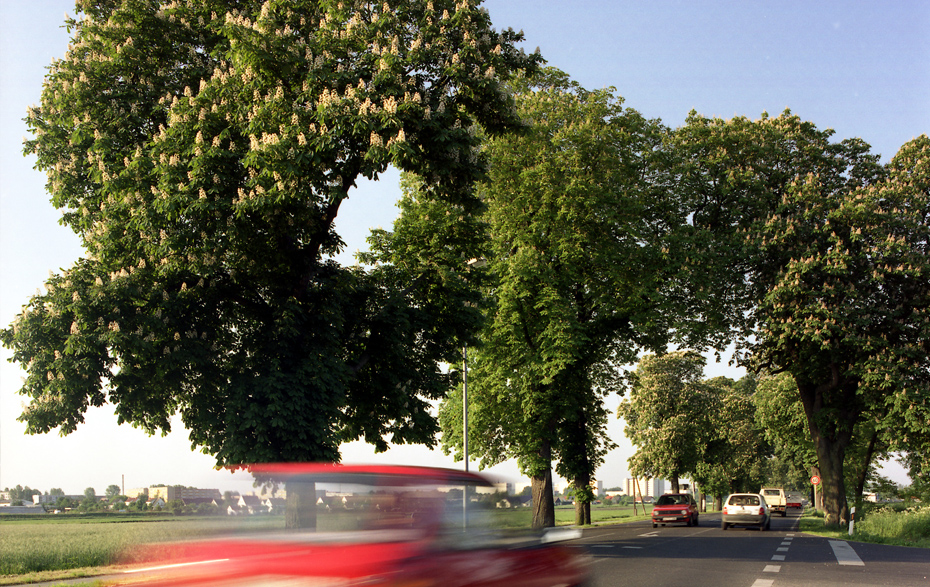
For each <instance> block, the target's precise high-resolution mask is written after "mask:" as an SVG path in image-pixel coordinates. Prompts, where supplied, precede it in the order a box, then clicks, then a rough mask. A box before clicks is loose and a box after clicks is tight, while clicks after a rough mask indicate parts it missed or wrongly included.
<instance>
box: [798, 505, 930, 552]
mask: <svg viewBox="0 0 930 587" xmlns="http://www.w3.org/2000/svg"><path fill="white" fill-rule="evenodd" d="M863 510H864V511H863V512H862V514H861V515H860V514H858V513H857V514H856V517H857V520H856V523H855V524H854V525H853V535H852V536H850V535H849V530H847V529H846V528H827V527H825V526H824V525H823V517H821V516H818V515H815V514H812V513H808V514H805V515H804V516H803V517H802V518H801V520H800V529H801V531H802V532H805V533H807V534H814V535H816V536H823V537H825V538H832V539H834V540H847V541H853V542H869V543H872V544H889V545H893V546H914V547H918V548H930V505H924V506H922V507H921V506H911V507H905V506H904V504H895V505H893V506H881V507H877V506H875V507H868V508H863Z"/></svg>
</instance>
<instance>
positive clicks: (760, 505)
mask: <svg viewBox="0 0 930 587" xmlns="http://www.w3.org/2000/svg"><path fill="white" fill-rule="evenodd" d="M721 514H722V518H721V520H720V528H721V529H723V530H726V529H727V528H729V527H730V526H757V527H758V528H759V531H762V530H768V529H769V528H771V525H772V514H771V511H770V510H769V506H768V504H767V503H765V498H764V497H762V496H761V495H760V494H758V493H733V494H731V495H730V496H729V497H727V501H726V503H725V504H724V505H723V512H721Z"/></svg>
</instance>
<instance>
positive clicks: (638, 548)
mask: <svg viewBox="0 0 930 587" xmlns="http://www.w3.org/2000/svg"><path fill="white" fill-rule="evenodd" d="M623 548H629V549H630V550H642V549H643V547H642V546H624V547H623Z"/></svg>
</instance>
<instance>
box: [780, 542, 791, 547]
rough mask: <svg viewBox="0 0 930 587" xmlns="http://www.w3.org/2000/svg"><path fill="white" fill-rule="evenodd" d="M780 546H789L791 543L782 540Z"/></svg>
mask: <svg viewBox="0 0 930 587" xmlns="http://www.w3.org/2000/svg"><path fill="white" fill-rule="evenodd" d="M781 546H791V543H790V542H782V543H781Z"/></svg>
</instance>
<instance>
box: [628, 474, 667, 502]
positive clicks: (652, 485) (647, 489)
mask: <svg viewBox="0 0 930 587" xmlns="http://www.w3.org/2000/svg"><path fill="white" fill-rule="evenodd" d="M623 488H624V491H625V492H626V494H627V495H631V496H634V497H636V498H637V499H638V493H635V491H636V487H635V485H634V483H633V479H630V478H628V479H626V480H625V481H624V482H623ZM639 493H642V495H643V497H657V496H659V495H662V494H663V493H665V480H663V479H640V480H639Z"/></svg>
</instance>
